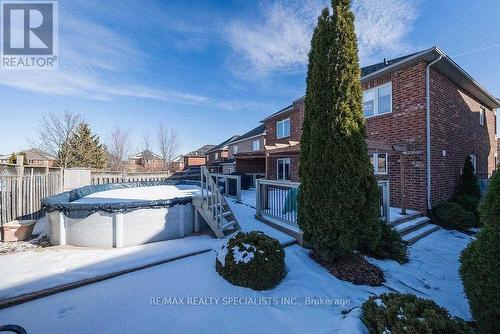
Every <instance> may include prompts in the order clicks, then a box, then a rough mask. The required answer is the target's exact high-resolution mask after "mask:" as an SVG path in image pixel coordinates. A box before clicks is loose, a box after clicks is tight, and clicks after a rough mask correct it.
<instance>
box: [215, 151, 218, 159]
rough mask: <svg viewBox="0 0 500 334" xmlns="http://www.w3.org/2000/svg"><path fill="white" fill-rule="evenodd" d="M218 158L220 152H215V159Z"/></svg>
mask: <svg viewBox="0 0 500 334" xmlns="http://www.w3.org/2000/svg"><path fill="white" fill-rule="evenodd" d="M217 159H219V153H218V152H216V153H215V160H217Z"/></svg>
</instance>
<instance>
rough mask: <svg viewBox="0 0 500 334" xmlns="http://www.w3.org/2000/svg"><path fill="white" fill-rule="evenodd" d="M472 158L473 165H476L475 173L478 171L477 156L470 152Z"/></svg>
mask: <svg viewBox="0 0 500 334" xmlns="http://www.w3.org/2000/svg"><path fill="white" fill-rule="evenodd" d="M469 157H470V160H471V162H472V167H474V174H476V172H477V156H476V155H475V154H469Z"/></svg>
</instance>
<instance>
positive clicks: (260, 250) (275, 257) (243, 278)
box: [215, 231, 286, 290]
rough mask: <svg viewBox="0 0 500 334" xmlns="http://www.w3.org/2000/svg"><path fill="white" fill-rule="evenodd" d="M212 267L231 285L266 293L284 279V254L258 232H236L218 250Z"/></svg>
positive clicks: (272, 239)
mask: <svg viewBox="0 0 500 334" xmlns="http://www.w3.org/2000/svg"><path fill="white" fill-rule="evenodd" d="M215 267H216V270H217V272H218V273H219V275H221V276H222V277H224V278H225V279H226V280H227V281H229V282H230V283H231V284H234V285H238V286H243V287H247V288H250V289H253V290H269V289H272V288H274V287H275V286H276V285H278V284H279V282H281V280H282V279H283V277H285V274H286V272H285V251H284V250H283V247H282V246H281V244H280V243H279V241H278V240H276V239H274V238H271V237H269V236H267V235H265V234H264V233H262V232H255V231H254V232H250V233H243V232H240V233H238V234H237V235H236V236H234V237H232V238H231V239H229V241H228V242H227V243H226V244H225V245H224V246H223V247H222V249H221V250H220V252H219V254H218V255H217V259H216V261H215Z"/></svg>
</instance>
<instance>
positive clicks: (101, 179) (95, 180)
mask: <svg viewBox="0 0 500 334" xmlns="http://www.w3.org/2000/svg"><path fill="white" fill-rule="evenodd" d="M170 175H172V173H170V172H144V173H141V172H130V173H126V172H107V171H100V172H94V171H93V172H92V175H91V183H92V185H95V184H107V183H124V182H139V181H162V180H166V179H168V178H169V177H170Z"/></svg>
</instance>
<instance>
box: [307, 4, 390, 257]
mask: <svg viewBox="0 0 500 334" xmlns="http://www.w3.org/2000/svg"><path fill="white" fill-rule="evenodd" d="M332 8H333V13H332V15H330V13H329V10H328V9H327V8H325V9H324V10H323V12H322V14H321V15H320V17H319V19H318V25H317V27H316V29H315V31H314V34H313V38H312V42H311V51H310V52H309V66H308V71H307V90H306V98H305V118H304V124H303V134H302V138H301V151H300V168H299V175H300V181H301V187H300V193H299V213H298V224H299V226H300V228H301V229H302V231H303V232H304V238H305V240H307V241H308V242H309V243H310V244H311V246H312V247H313V249H314V250H315V252H316V253H317V255H318V256H320V257H322V258H323V260H325V261H328V262H331V261H333V260H335V258H337V257H339V256H343V255H347V254H349V253H350V252H351V251H353V250H355V249H359V250H373V249H374V247H375V246H376V245H377V243H378V242H379V240H380V224H379V219H380V218H379V216H380V214H379V196H380V195H379V193H378V187H377V182H376V179H375V177H374V175H373V167H372V165H371V163H370V160H369V158H368V149H367V144H366V130H365V121H364V117H363V112H362V88H361V81H360V77H361V72H360V69H359V59H358V47H357V40H356V34H355V31H354V15H353V13H352V12H351V9H350V0H333V1H332Z"/></svg>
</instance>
